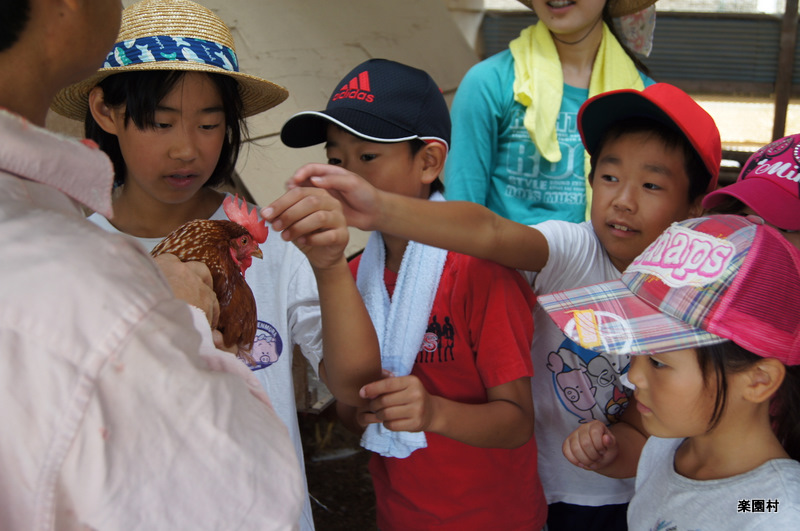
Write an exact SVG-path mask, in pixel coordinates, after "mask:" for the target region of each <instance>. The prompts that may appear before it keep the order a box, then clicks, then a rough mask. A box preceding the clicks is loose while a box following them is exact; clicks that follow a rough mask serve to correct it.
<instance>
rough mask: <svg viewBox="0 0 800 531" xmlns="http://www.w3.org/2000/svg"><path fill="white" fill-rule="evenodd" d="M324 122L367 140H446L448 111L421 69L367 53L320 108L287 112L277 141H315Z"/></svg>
mask: <svg viewBox="0 0 800 531" xmlns="http://www.w3.org/2000/svg"><path fill="white" fill-rule="evenodd" d="M330 123H333V124H336V125H338V126H339V127H341V128H342V129H344V130H345V131H348V132H350V133H352V134H354V135H355V136H357V137H359V138H362V139H364V140H367V141H369V142H404V141H407V140H413V139H415V138H419V139H420V140H423V141H425V142H442V143H443V144H444V145H445V146H446V147H448V148H449V146H450V111H449V110H448V108H447V102H445V100H444V96H443V95H442V91H441V90H440V89H439V87H438V86H437V85H436V83H435V82H434V81H433V79H432V78H431V76H429V75H428V73H427V72H425V71H424V70H420V69H418V68H413V67H411V66H407V65H404V64H401V63H398V62H395V61H389V60H387V59H370V60H368V61H365V62H363V63H361V64H360V65H358V66H357V67H355V68H354V69H353V70H352V71H350V73H349V74H347V75H346V76H345V77H344V78H343V79H342V80H341V81H340V82H339V83H338V84H337V85H336V89H335V90H334V91H333V94H331V97H330V99H329V100H328V106H327V107H325V110H324V111H304V112H300V113H297V114H295V115H294V116H292V117H291V118H289V120H288V121H287V122H286V123H285V124H284V125H283V128H282V129H281V141H283V143H284V144H286V145H287V146H289V147H294V148H300V147H307V146H313V145H315V144H321V143H322V142H325V141H326V140H327V127H328V124H330Z"/></svg>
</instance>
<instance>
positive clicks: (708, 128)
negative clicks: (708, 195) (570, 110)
mask: <svg viewBox="0 0 800 531" xmlns="http://www.w3.org/2000/svg"><path fill="white" fill-rule="evenodd" d="M637 117H642V118H649V119H651V120H655V121H656V122H659V123H661V124H663V125H665V126H667V127H669V128H671V129H673V130H675V131H676V132H678V133H680V134H682V135H683V136H684V137H685V138H686V140H688V141H689V143H690V144H691V145H692V147H693V148H694V150H695V152H696V153H697V155H698V156H699V157H700V160H702V161H703V165H704V166H705V167H706V169H707V170H708V173H709V174H710V176H711V178H710V179H709V182H708V188H707V189H706V191H707V192H710V191H712V190H714V189H715V188H716V187H717V180H718V179H719V167H720V162H721V161H722V142H721V141H720V137H719V129H717V124H716V123H715V122H714V119H713V118H712V117H711V115H710V114H708V113H707V112H706V111H705V109H703V108H702V107H701V106H700V105H699V104H698V103H697V102H696V101H694V100H693V99H692V97H691V96H689V95H688V94H686V93H685V92H684V91H682V90H681V89H679V88H678V87H675V86H673V85H670V84H668V83H656V84H654V85H650V86H649V87H647V88H645V89H644V90H642V91H639V90H635V89H622V90H612V91H609V92H604V93H602V94H598V95H597V96H594V97H593V98H590V99H588V100H586V102H584V104H583V105H582V106H581V109H580V111H578V130H579V131H580V133H581V139H582V140H583V145H584V146H585V147H586V151H588V152H589V154H590V155H591V154H593V153H594V150H595V148H596V147H597V145H598V143H599V142H600V139H601V138H602V137H603V135H604V134H605V133H606V131H607V130H608V128H609V127H611V126H612V125H613V124H615V123H616V122H619V121H621V120H625V119H627V118H637Z"/></svg>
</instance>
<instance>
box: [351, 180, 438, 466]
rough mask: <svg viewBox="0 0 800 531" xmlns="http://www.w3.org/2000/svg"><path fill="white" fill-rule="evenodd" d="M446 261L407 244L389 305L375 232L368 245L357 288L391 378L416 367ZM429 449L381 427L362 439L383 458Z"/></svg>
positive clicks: (421, 436)
mask: <svg viewBox="0 0 800 531" xmlns="http://www.w3.org/2000/svg"><path fill="white" fill-rule="evenodd" d="M430 200H431V201H444V197H443V196H442V194H440V193H438V192H436V193H434V194H433V195H431V198H430ZM446 259H447V251H445V250H443V249H438V248H436V247H430V246H428V245H422V244H421V243H417V242H408V245H407V246H406V250H405V252H404V253H403V260H402V262H401V264H400V271H399V272H398V277H397V285H396V287H395V290H394V293H393V295H392V298H391V300H390V299H389V293H388V291H387V290H386V285H385V284H384V281H383V273H384V269H385V267H386V249H385V248H384V245H383V237H382V236H381V234H380V233H379V232H373V233H372V234H371V235H370V238H369V240H368V241H367V246H366V248H365V249H364V253H363V254H362V255H361V262H360V263H359V266H358V276H357V281H356V284H357V286H358V290H359V291H360V292H361V296H362V298H363V299H364V304H365V306H366V307H367V310H368V311H369V315H370V317H371V318H372V324H373V325H374V326H375V332H376V333H377V334H378V340H379V342H380V348H381V365H382V366H383V368H384V369H385V370H387V371H390V372H391V373H392V374H394V375H395V376H406V375H408V374H410V373H411V369H412V368H413V367H414V360H415V359H416V357H417V354H418V353H419V350H420V347H421V346H422V340H423V337H424V335H425V332H426V331H427V329H428V319H429V317H430V313H431V308H432V307H433V300H434V298H435V297H436V292H437V290H438V287H439V279H440V278H441V276H442V270H443V269H444V263H445V260H446ZM427 444H428V443H427V440H426V439H425V433H424V432H407V431H391V430H389V429H387V428H385V427H384V426H383V424H370V425H369V426H368V427H367V429H366V430H365V431H364V435H363V436H362V438H361V446H363V447H364V448H366V449H367V450H371V451H373V452H376V453H379V454H380V455H382V456H384V457H398V458H404V457H408V456H409V455H411V452H413V451H414V450H417V449H419V448H425V447H426V446H427Z"/></svg>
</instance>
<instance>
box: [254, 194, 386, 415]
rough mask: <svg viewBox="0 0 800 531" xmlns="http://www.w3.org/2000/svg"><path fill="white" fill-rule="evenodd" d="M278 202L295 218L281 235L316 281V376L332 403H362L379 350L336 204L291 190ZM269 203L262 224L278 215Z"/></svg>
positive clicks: (375, 373)
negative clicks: (318, 330)
mask: <svg viewBox="0 0 800 531" xmlns="http://www.w3.org/2000/svg"><path fill="white" fill-rule="evenodd" d="M281 199H285V200H284V201H282V202H281V205H282V208H285V209H288V210H287V211H290V212H292V216H293V217H294V219H295V220H296V221H295V222H294V224H293V225H292V226H291V227H290V229H291V234H290V232H289V231H284V232H283V234H281V237H282V238H283V239H284V240H293V241H294V243H295V244H296V245H297V247H298V248H299V249H300V250H301V251H303V253H305V254H306V256H307V257H308V261H309V263H310V264H311V267H312V269H313V271H314V275H315V277H316V280H317V288H318V290H319V303H320V310H321V312H320V313H321V316H322V317H321V320H322V341H323V353H324V354H323V356H324V357H323V360H322V362H321V363H320V376H321V377H322V379H323V381H324V382H325V384H326V385H327V386H328V388H329V389H330V391H331V393H332V394H333V395H334V396H335V397H336V399H337V400H339V401H342V402H344V403H346V404H350V405H363V404H364V401H363V400H362V399H361V398H360V396H359V394H358V393H359V389H361V387H362V386H363V385H365V384H366V383H368V382H372V381H375V380H376V379H378V378H380V376H381V359H380V348H379V346H378V337H377V335H376V334H375V329H374V328H373V326H372V320H371V319H370V317H369V314H368V313H367V309H366V307H365V306H364V302H363V300H362V299H361V295H360V294H359V292H358V288H356V284H355V280H354V279H353V275H352V274H351V273H350V269H349V267H348V266H347V260H346V259H345V256H344V249H345V246H346V245H347V242H348V239H349V235H348V233H347V226H346V224H345V219H344V215H343V214H342V209H341V205H340V204H339V202H338V201H337V200H336V199H334V198H333V197H332V196H331V195H330V194H328V193H327V192H325V191H324V190H320V189H314V188H298V189H295V190H291V191H290V192H287V194H285V195H284V197H282V198H281ZM274 205H275V203H273V204H272V205H270V207H272V209H271V210H270V207H268V208H266V209H264V210H262V215H263V216H264V218H266V219H267V221H272V220H271V218H270V215H268V214H272V212H283V210H282V209H281V210H277V209H275V208H274ZM273 227H274V225H273ZM275 228H276V229H277V227H275Z"/></svg>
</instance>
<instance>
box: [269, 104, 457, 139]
mask: <svg viewBox="0 0 800 531" xmlns="http://www.w3.org/2000/svg"><path fill="white" fill-rule="evenodd" d="M328 124H335V125H338V126H339V127H341V128H342V129H344V130H345V131H347V132H349V133H351V134H353V135H355V136H357V137H359V138H361V139H363V140H367V141H368V142H385V143H392V142H404V141H407V140H413V139H415V138H420V137H419V136H418V135H416V134H414V133H411V132H410V131H408V130H407V129H405V128H402V127H399V126H397V125H395V124H392V123H391V122H387V121H386V120H384V119H383V118H381V117H380V116H376V115H374V114H371V113H366V112H363V111H360V110H357V109H350V108H336V109H330V110H327V111H303V112H299V113H297V114H295V115H294V116H292V117H291V118H289V120H287V121H286V123H285V124H283V127H282V128H281V141H282V142H283V143H284V144H286V145H287V146H289V147H293V148H302V147H308V146H313V145H316V144H321V143H323V142H325V141H326V140H327V137H328ZM438 140H440V141H441V142H443V143H444V144H445V145H447V142H445V141H444V140H443V139H438Z"/></svg>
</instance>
